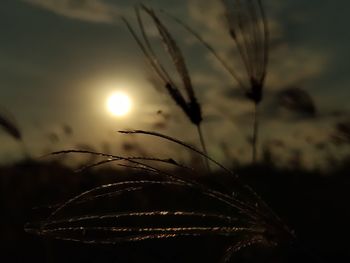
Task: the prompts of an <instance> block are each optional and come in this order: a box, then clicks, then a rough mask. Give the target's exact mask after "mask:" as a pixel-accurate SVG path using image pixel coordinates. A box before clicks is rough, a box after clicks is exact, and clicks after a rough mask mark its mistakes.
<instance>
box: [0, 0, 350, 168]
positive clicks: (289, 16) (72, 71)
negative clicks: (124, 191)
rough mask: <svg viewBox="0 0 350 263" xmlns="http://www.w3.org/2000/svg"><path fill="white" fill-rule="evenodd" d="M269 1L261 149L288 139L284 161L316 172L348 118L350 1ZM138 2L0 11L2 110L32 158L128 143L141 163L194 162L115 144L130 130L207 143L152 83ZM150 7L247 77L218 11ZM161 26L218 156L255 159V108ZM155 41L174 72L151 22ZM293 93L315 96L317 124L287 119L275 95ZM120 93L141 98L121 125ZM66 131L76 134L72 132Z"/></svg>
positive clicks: (206, 57)
mask: <svg viewBox="0 0 350 263" xmlns="http://www.w3.org/2000/svg"><path fill="white" fill-rule="evenodd" d="M263 2H264V6H265V10H266V13H267V15H268V18H269V26H270V32H271V42H270V64H269V68H268V77H267V82H266V85H265V99H264V101H263V103H262V105H261V109H260V116H261V134H260V135H261V136H260V139H261V140H260V149H262V146H263V145H270V144H271V143H273V142H276V141H279V142H281V141H283V145H288V150H287V149H286V148H284V147H280V149H275V150H276V155H280V154H279V151H280V152H282V155H284V156H289V157H290V155H293V154H294V155H296V154H297V153H299V152H300V151H302V152H304V153H305V157H304V158H305V163H307V164H311V163H313V164H314V163H315V162H316V163H317V162H319V159H320V156H321V155H322V154H323V155H322V156H324V155H325V154H324V153H320V152H316V151H315V149H314V148H315V147H314V146H315V145H317V144H320V143H323V142H325V141H327V140H328V139H329V135H330V133H331V132H332V129H333V126H334V124H335V123H337V122H339V121H344V120H348V119H349V111H350V106H349V103H348V100H349V98H350V92H349V87H348V86H349V84H350V83H349V82H350V79H349V77H348V74H347V71H348V69H349V66H350V57H349V56H350V53H349V52H348V51H347V49H348V47H349V45H350V33H349V30H347V25H348V24H349V18H348V15H347V13H346V12H347V11H346V10H349V8H350V3H349V1H345V0H337V1H316V0H308V1H302V0H285V1H278V0H266V1H263ZM137 3H139V1H126V0H123V1H122V0H2V1H1V3H0V5H1V8H0V32H1V38H0V112H3V113H4V114H7V115H10V116H11V118H12V119H15V120H16V123H17V124H18V126H19V128H20V130H21V131H22V134H23V141H24V144H25V148H26V149H27V150H28V151H29V152H30V154H31V155H32V156H34V157H39V156H41V155H43V154H45V153H48V152H50V151H54V150H60V149H67V148H69V149H70V148H89V149H95V150H99V151H101V150H108V151H111V152H112V153H120V152H122V151H125V147H127V146H128V145H129V144H137V147H136V146H135V145H134V146H133V147H134V148H135V147H136V148H139V149H138V150H137V151H138V153H135V154H140V153H146V154H151V155H157V156H158V155H165V156H166V155H175V156H176V157H178V158H179V159H186V158H188V156H190V154H188V153H186V152H185V151H184V150H183V149H179V148H176V147H172V146H169V144H167V143H164V142H160V141H159V140H155V139H150V138H141V137H137V138H134V137H132V138H130V137H126V136H125V135H119V134H117V132H116V131H118V130H121V129H144V130H157V131H159V132H162V133H165V134H169V135H172V136H175V137H177V138H180V139H182V140H184V141H186V142H190V143H193V144H197V145H198V138H197V135H196V129H195V128H194V127H193V126H192V125H191V123H190V122H189V121H188V120H187V119H186V116H185V115H184V114H183V112H182V111H181V110H179V109H178V108H177V107H176V106H175V104H174V102H173V101H171V100H170V99H169V97H168V96H167V94H166V92H164V89H163V87H159V86H158V87H154V86H153V85H152V84H151V83H150V81H149V78H150V76H151V72H150V69H149V67H148V65H147V64H146V63H145V60H144V57H143V55H142V53H141V52H140V50H139V48H138V46H137V45H136V43H135V41H134V40H133V39H132V37H131V35H130V33H129V32H128V30H127V29H126V26H125V24H123V23H122V20H121V16H124V17H126V18H127V19H128V20H129V21H130V22H131V23H133V25H136V24H135V23H134V22H135V16H134V13H133V8H134V5H135V4H137ZM143 3H146V4H147V5H148V6H151V7H153V8H154V9H155V10H156V11H157V10H161V9H164V10H166V11H167V12H169V13H171V14H172V15H174V16H176V17H178V18H181V19H182V20H184V21H186V23H188V24H190V25H191V26H192V27H193V28H195V29H196V30H197V31H198V32H199V33H200V34H201V35H202V36H203V38H205V39H206V40H207V41H208V42H209V43H210V44H211V45H212V46H214V47H215V48H216V50H217V51H218V52H219V53H220V54H223V55H224V56H225V58H227V60H228V62H229V63H232V65H235V68H236V69H237V71H238V72H239V71H240V70H241V68H240V67H239V66H237V63H236V62H235V61H237V60H238V58H237V55H235V54H234V53H233V52H232V50H233V49H234V44H233V41H232V39H230V38H229V36H228V34H227V29H226V28H225V25H223V23H222V13H223V11H222V6H221V4H220V1H218V0H208V1H202V0H188V1H184V0H177V1H160V0H158V1H157V0H154V1H144V2H143ZM160 16H161V18H162V20H163V21H164V23H165V24H166V26H167V27H168V29H169V31H171V33H172V34H173V35H174V37H175V39H176V40H177V41H178V44H179V46H180V47H181V49H182V51H183V53H184V56H185V58H186V62H187V65H188V68H189V72H190V74H191V77H192V80H193V83H194V89H195V92H196V95H197V96H198V99H199V101H200V103H201V105H202V110H203V115H204V121H203V130H204V136H205V139H206V141H207V144H208V149H209V153H210V155H212V156H214V157H215V158H217V159H218V160H220V161H223V162H232V161H233V158H238V159H242V160H245V161H247V160H249V156H250V148H249V144H248V143H247V137H248V136H249V134H250V133H251V124H252V120H251V119H252V118H251V117H252V107H251V106H252V105H251V104H250V103H249V101H247V100H246V99H244V96H243V94H241V93H240V90H239V89H238V87H237V83H235V82H234V81H233V80H232V78H230V76H229V75H228V74H226V72H225V71H224V70H223V68H222V67H221V66H220V65H219V64H218V63H217V61H216V60H215V59H214V58H213V57H212V56H211V55H210V54H209V53H208V51H207V50H206V49H205V48H203V47H202V46H201V44H200V43H198V42H197V41H196V40H195V39H194V38H193V36H191V35H190V34H189V33H188V32H187V31H185V30H183V28H181V26H179V25H178V24H176V23H174V22H173V21H172V20H171V19H169V18H168V17H166V16H164V15H161V14H160ZM147 32H149V33H150V35H151V36H152V37H151V38H152V39H151V40H152V41H153V43H154V45H155V47H156V48H157V51H159V54H160V57H161V60H162V61H163V58H164V63H169V61H168V60H166V58H167V57H166V55H165V53H164V52H163V51H161V50H162V46H161V45H159V40H158V38H157V35H156V33H155V32H156V31H155V29H154V27H152V25H151V24H150V23H147ZM162 52H163V53H162ZM290 87H298V88H302V89H303V90H305V91H306V92H307V93H308V94H310V96H311V97H312V100H313V102H314V104H315V105H316V108H317V115H316V116H315V117H313V118H310V117H307V116H303V115H302V114H299V115H298V114H296V113H290V112H287V111H286V110H285V109H281V107H279V106H278V105H277V104H276V97H277V94H279V92H281V91H283V90H284V89H287V88H290ZM117 90H123V91H124V92H126V93H128V94H129V95H130V97H131V98H132V100H133V110H132V112H131V113H130V114H129V115H128V116H126V117H124V118H116V117H115V116H112V115H111V114H110V113H108V111H107V110H106V106H105V104H106V99H107V98H108V96H109V95H110V94H112V93H113V92H114V91H117ZM162 91H163V92H162ZM160 112H161V113H160ZM67 126H68V127H70V128H71V129H72V132H67V129H65V127H67ZM310 141H311V142H310ZM0 143H1V145H2V147H1V149H0V156H2V157H1V159H2V162H3V161H11V160H13V159H16V158H18V156H20V153H21V151H22V148H23V145H18V143H17V142H16V141H14V140H12V139H11V138H9V137H8V136H7V135H6V134H5V133H4V132H1V130H0ZM275 144H276V143H275ZM310 144H312V145H313V146H310ZM280 145H281V144H280ZM274 147H275V148H276V146H274ZM141 148H142V149H141ZM343 150H344V149H341V151H343ZM336 152H337V153H338V152H340V150H338V151H336ZM315 160H316V161H315Z"/></svg>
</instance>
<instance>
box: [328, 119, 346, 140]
mask: <svg viewBox="0 0 350 263" xmlns="http://www.w3.org/2000/svg"><path fill="white" fill-rule="evenodd" d="M331 141H332V142H333V143H334V144H336V145H349V144H350V120H346V121H341V122H338V123H336V124H335V126H334V131H333V133H332V134H331Z"/></svg>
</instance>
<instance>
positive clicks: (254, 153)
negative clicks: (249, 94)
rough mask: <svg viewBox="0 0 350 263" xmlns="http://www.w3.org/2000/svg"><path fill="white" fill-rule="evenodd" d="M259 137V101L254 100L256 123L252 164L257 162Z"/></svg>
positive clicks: (254, 126) (254, 125)
mask: <svg viewBox="0 0 350 263" xmlns="http://www.w3.org/2000/svg"><path fill="white" fill-rule="evenodd" d="M258 137H259V111H258V103H257V102H254V124H253V140H252V164H253V165H254V164H256V162H257V144H258V139H259V138H258Z"/></svg>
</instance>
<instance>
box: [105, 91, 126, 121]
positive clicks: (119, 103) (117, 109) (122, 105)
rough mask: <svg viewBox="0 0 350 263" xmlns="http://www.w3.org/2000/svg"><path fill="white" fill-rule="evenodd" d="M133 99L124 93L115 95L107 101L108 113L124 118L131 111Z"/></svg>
mask: <svg viewBox="0 0 350 263" xmlns="http://www.w3.org/2000/svg"><path fill="white" fill-rule="evenodd" d="M131 107H132V102H131V98H130V97H129V96H128V95H127V94H126V93H124V92H116V93H113V94H112V95H111V96H109V97H108V99H107V109H108V111H109V112H110V113H111V114H112V115H114V116H118V117H123V116H125V115H127V114H128V113H129V112H130V111H131Z"/></svg>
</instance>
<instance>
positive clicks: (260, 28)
mask: <svg viewBox="0 0 350 263" xmlns="http://www.w3.org/2000/svg"><path fill="white" fill-rule="evenodd" d="M222 2H223V5H224V7H225V10H226V12H225V17H226V20H227V25H228V29H229V34H230V36H231V37H232V39H233V40H234V43H235V46H236V48H237V51H238V53H239V56H240V59H241V62H242V66H243V67H244V69H245V76H240V75H239V74H237V73H236V71H235V70H234V69H233V68H232V66H230V65H229V64H228V63H227V62H226V60H225V59H224V58H222V57H221V56H220V55H219V54H218V53H217V52H216V51H215V49H214V48H213V47H212V46H211V45H210V44H209V43H208V42H206V41H205V40H204V39H203V38H202V37H201V36H200V35H199V34H198V33H197V32H196V31H195V30H193V29H192V28H191V27H190V26H188V25H187V24H185V23H184V22H182V21H181V20H179V19H177V18H175V17H173V16H171V17H172V18H173V19H174V20H175V21H177V22H178V23H180V24H181V25H182V26H184V27H185V28H186V29H187V30H188V31H189V32H190V33H191V34H192V35H194V36H195V37H196V38H197V39H198V40H199V41H200V42H201V43H202V44H203V45H204V46H205V47H206V48H207V49H208V50H209V51H210V52H211V53H212V54H213V55H214V57H215V58H216V59H218V61H219V62H220V63H221V64H222V66H223V67H224V68H225V69H226V70H227V71H228V72H229V74H230V75H231V76H232V77H233V78H234V80H235V81H236V82H237V83H238V85H239V87H240V88H241V89H242V90H243V91H244V93H245V95H246V97H247V98H248V99H249V100H250V101H252V102H253V103H254V124H253V136H252V138H253V139H252V161H253V163H255V162H256V160H257V144H258V133H259V116H258V105H259V104H260V103H261V101H262V99H263V87H264V84H265V79H266V74H267V66H268V60H269V29H268V22H267V18H266V14H265V11H264V8H263V6H262V3H261V0H222Z"/></svg>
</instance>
